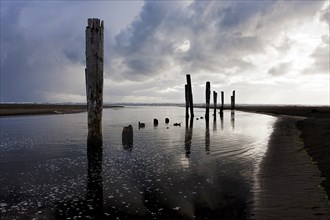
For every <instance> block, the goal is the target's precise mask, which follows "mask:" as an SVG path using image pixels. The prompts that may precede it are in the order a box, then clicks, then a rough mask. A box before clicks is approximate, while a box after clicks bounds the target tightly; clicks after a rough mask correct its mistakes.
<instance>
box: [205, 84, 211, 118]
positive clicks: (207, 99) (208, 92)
mask: <svg viewBox="0 0 330 220" xmlns="http://www.w3.org/2000/svg"><path fill="white" fill-rule="evenodd" d="M210 87H211V83H210V82H209V81H207V82H206V91H205V97H206V106H205V107H206V110H205V119H206V120H209V114H210V113H209V110H210V96H211V88H210Z"/></svg>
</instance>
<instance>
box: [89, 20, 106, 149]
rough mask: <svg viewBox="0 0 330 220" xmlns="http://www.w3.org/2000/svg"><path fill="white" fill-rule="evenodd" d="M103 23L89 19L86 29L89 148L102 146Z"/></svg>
mask: <svg viewBox="0 0 330 220" xmlns="http://www.w3.org/2000/svg"><path fill="white" fill-rule="evenodd" d="M103 29H104V27H103V21H100V19H97V18H89V19H88V26H87V27H86V69H85V78H86V97H87V115H88V137H87V142H88V146H92V145H93V146H95V147H98V146H102V144H103V139H102V109H103V55H104V52H103Z"/></svg>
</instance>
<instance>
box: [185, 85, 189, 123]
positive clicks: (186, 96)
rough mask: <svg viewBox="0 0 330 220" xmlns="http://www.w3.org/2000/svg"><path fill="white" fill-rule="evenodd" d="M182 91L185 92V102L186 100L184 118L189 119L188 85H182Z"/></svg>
mask: <svg viewBox="0 0 330 220" xmlns="http://www.w3.org/2000/svg"><path fill="white" fill-rule="evenodd" d="M184 91H185V100H186V118H189V100H190V98H189V97H190V95H189V88H188V85H187V84H186V85H184Z"/></svg>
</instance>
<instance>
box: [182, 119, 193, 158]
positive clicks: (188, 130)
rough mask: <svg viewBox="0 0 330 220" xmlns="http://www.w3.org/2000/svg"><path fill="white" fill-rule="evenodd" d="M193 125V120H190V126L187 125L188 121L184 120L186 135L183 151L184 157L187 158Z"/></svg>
mask: <svg viewBox="0 0 330 220" xmlns="http://www.w3.org/2000/svg"><path fill="white" fill-rule="evenodd" d="M193 123H194V118H193V117H191V118H190V125H189V120H188V118H186V133H185V137H184V149H185V152H186V157H188V158H189V155H190V148H191V139H192V132H193Z"/></svg>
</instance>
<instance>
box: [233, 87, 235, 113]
mask: <svg viewBox="0 0 330 220" xmlns="http://www.w3.org/2000/svg"><path fill="white" fill-rule="evenodd" d="M233 110H235V90H234V91H233Z"/></svg>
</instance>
